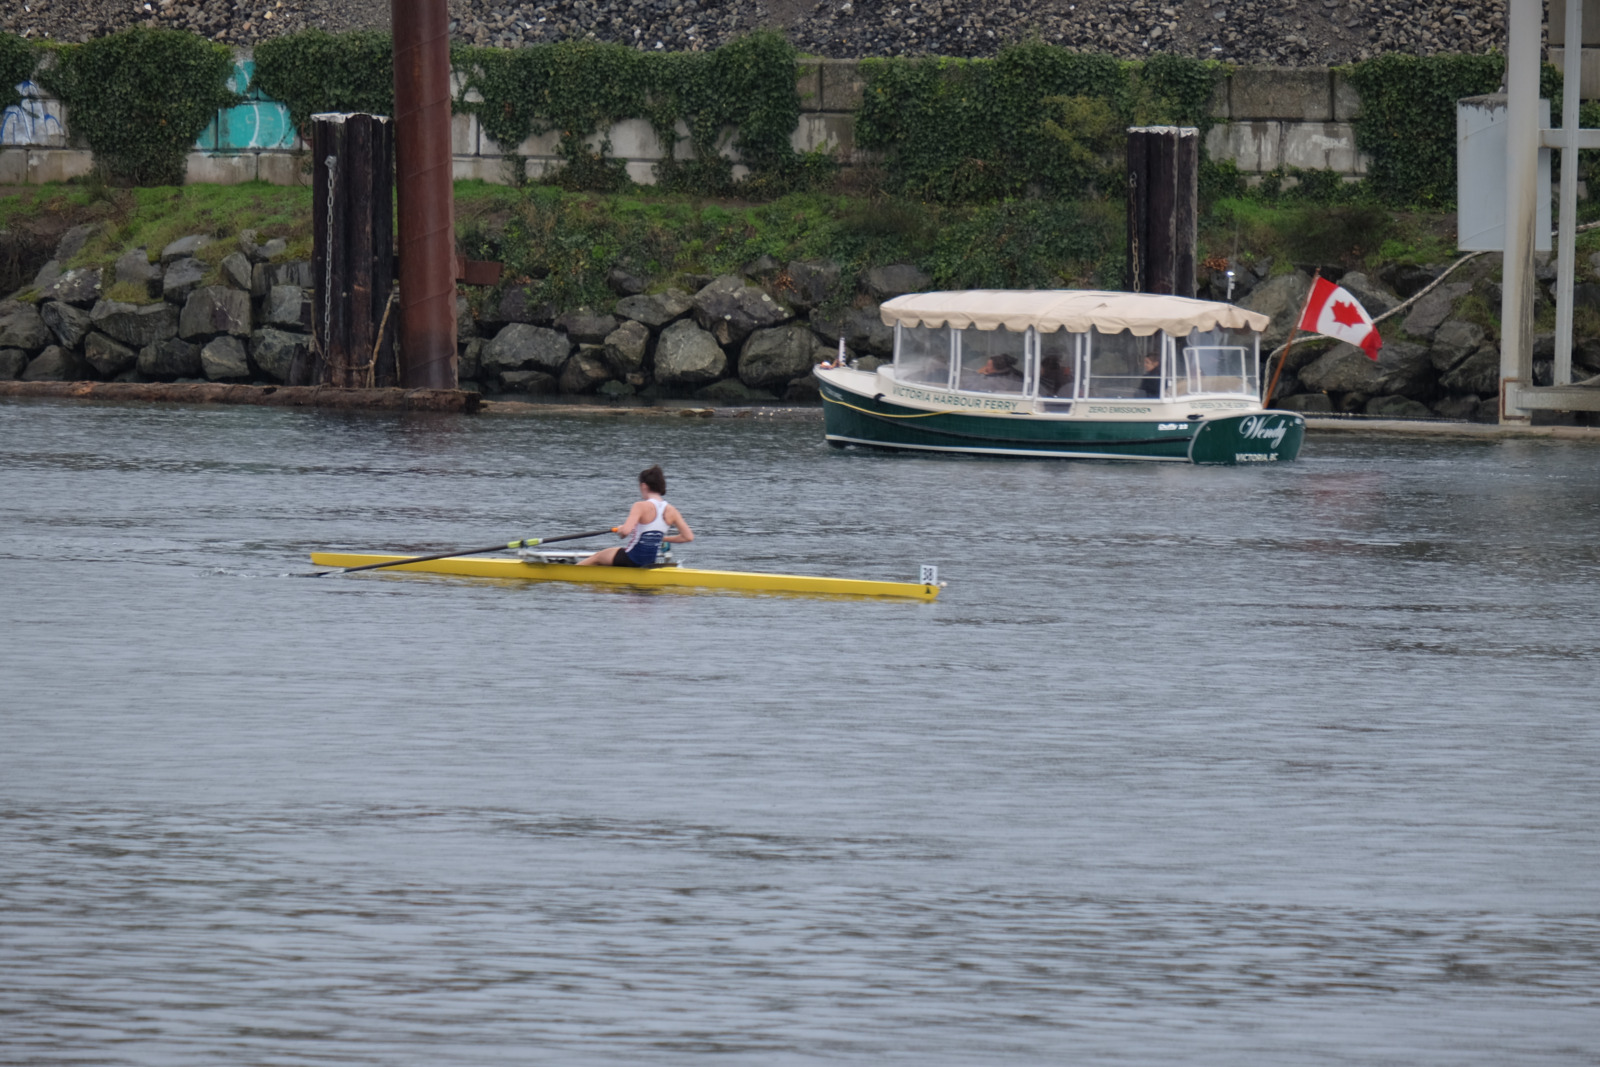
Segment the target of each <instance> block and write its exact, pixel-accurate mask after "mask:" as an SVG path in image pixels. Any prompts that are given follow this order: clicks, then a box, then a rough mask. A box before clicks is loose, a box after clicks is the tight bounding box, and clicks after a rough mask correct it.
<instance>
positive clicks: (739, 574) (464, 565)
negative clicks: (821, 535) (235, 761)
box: [311, 552, 940, 600]
mask: <svg viewBox="0 0 1600 1067" xmlns="http://www.w3.org/2000/svg"><path fill="white" fill-rule="evenodd" d="M405 558H406V557H405V556H399V555H379V554H372V553H360V552H313V553H312V554H311V562H312V563H314V564H316V565H317V566H319V567H361V566H366V565H367V564H371V563H387V562H389V561H390V560H398V559H405ZM384 570H387V571H410V572H413V573H422V574H452V575H458V576H463V577H471V578H510V579H516V580H519V581H529V582H573V583H577V584H580V585H605V586H627V587H632V588H643V589H724V590H734V591H738V592H745V593H795V594H802V595H813V596H815V595H822V596H863V597H897V598H905V599H911V600H933V599H934V598H935V597H937V596H938V595H939V589H940V587H939V586H937V585H922V584H919V583H916V582H874V581H862V580H858V579H854V578H823V577H816V576H812V575H804V574H756V573H749V572H743V571H709V570H700V569H698V568H695V567H651V568H647V569H639V568H634V567H579V566H575V565H573V564H570V563H541V562H539V561H537V560H524V559H515V558H511V557H494V556H458V557H455V558H453V559H436V560H429V561H427V562H424V563H406V564H401V565H399V566H395V567H385V568H384Z"/></svg>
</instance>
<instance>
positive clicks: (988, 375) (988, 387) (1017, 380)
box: [961, 352, 1022, 393]
mask: <svg viewBox="0 0 1600 1067" xmlns="http://www.w3.org/2000/svg"><path fill="white" fill-rule="evenodd" d="M961 388H963V389H971V390H975V391H977V392H981V393H1020V392H1021V391H1022V368H1021V367H1019V366H1017V357H1016V356H1013V355H1009V354H1007V353H1004V352H1002V353H1000V354H999V355H994V356H990V357H989V358H988V360H986V361H985V362H984V364H983V366H981V367H979V368H978V369H977V370H976V371H974V372H972V373H963V374H962V375H961Z"/></svg>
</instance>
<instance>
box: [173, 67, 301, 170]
mask: <svg viewBox="0 0 1600 1067" xmlns="http://www.w3.org/2000/svg"><path fill="white" fill-rule="evenodd" d="M255 74H256V64H255V60H253V59H239V60H235V61H234V65H233V74H231V75H230V76H229V77H228V88H229V89H232V90H233V91H234V92H236V93H242V94H243V95H244V98H245V99H244V102H243V103H241V104H240V105H239V106H237V107H230V108H224V109H223V110H221V111H219V112H217V117H216V118H215V119H213V120H212V122H211V124H210V125H209V126H207V127H206V128H205V130H204V131H202V132H201V134H200V139H199V140H198V141H196V142H195V148H197V149H199V150H200V151H202V152H253V151H259V150H263V149H274V148H280V149H281V148H293V147H295V132H294V125H293V124H292V123H291V122H290V121H289V109H288V108H287V107H285V106H283V105H282V104H280V103H278V102H277V101H276V100H270V99H268V98H267V97H265V96H263V95H262V94H261V90H260V89H257V88H256V87H255V86H254V85H253V84H251V83H252V82H253V81H254V80H255Z"/></svg>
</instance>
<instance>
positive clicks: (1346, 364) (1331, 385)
mask: <svg viewBox="0 0 1600 1067" xmlns="http://www.w3.org/2000/svg"><path fill="white" fill-rule="evenodd" d="M1300 382H1301V384H1302V385H1304V386H1305V387H1306V388H1308V389H1314V390H1316V391H1318V392H1323V393H1356V394H1359V395H1361V396H1368V397H1372V396H1383V395H1385V394H1389V393H1396V394H1399V395H1402V396H1418V395H1421V394H1425V393H1427V392H1428V391H1429V390H1430V389H1431V387H1432V384H1433V363H1432V361H1431V360H1430V359H1429V358H1428V350H1427V349H1426V348H1424V347H1422V346H1421V345H1417V344H1410V343H1408V342H1405V341H1391V342H1389V343H1388V344H1386V345H1384V346H1383V349H1382V350H1381V351H1380V352H1379V353H1378V359H1377V360H1376V361H1373V360H1371V359H1369V358H1368V357H1367V354H1366V353H1365V352H1363V351H1362V350H1361V349H1359V348H1357V347H1355V346H1354V345H1339V346H1338V347H1336V348H1334V349H1333V350H1332V351H1331V352H1329V353H1328V354H1327V355H1325V356H1322V357H1321V358H1319V359H1318V360H1317V361H1316V362H1314V363H1312V364H1311V365H1310V366H1309V367H1306V368H1304V369H1302V370H1301V371H1300Z"/></svg>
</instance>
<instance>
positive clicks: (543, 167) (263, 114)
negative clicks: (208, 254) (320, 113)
mask: <svg viewBox="0 0 1600 1067" xmlns="http://www.w3.org/2000/svg"><path fill="white" fill-rule="evenodd" d="M247 62H248V59H247V57H246V58H244V59H241V60H240V63H239V64H238V66H239V68H240V71H239V76H240V77H241V78H243V79H245V80H244V81H243V82H242V83H244V84H247V83H248V82H247V77H248V76H247V74H245V73H244V67H245V64H246V63H247ZM797 77H798V89H799V92H800V104H801V115H800V120H799V122H798V123H797V124H796V126H795V130H794V134H793V136H792V137H791V142H790V143H792V144H793V145H794V147H795V149H796V150H797V151H801V152H809V151H814V150H817V149H824V150H827V151H830V152H833V153H835V154H836V155H837V157H838V158H839V160H840V162H841V163H843V164H844V165H845V166H847V167H849V166H860V165H862V164H864V163H868V162H870V160H869V159H867V158H866V157H865V155H864V153H862V152H860V151H859V150H858V149H857V146H856V138H855V110H856V108H858V107H859V106H860V104H861V96H862V92H863V89H864V87H865V79H864V78H863V77H862V76H861V69H860V64H859V63H858V62H857V61H856V60H850V59H819V60H807V61H805V62H804V63H803V64H801V66H800V67H799V70H798V74H797ZM459 88H460V87H459V85H458V86H457V89H458V91H459ZM1211 108H1212V115H1213V116H1214V117H1215V118H1216V119H1217V123H1216V125H1215V126H1213V127H1212V129H1211V132H1210V135H1209V136H1208V138H1207V141H1206V147H1207V149H1208V150H1209V152H1210V153H1211V156H1212V158H1213V159H1231V160H1233V161H1234V162H1236V163H1237V164H1238V166H1239V169H1240V170H1242V171H1244V172H1245V173H1246V174H1247V175H1248V174H1261V173H1264V172H1266V171H1270V170H1273V169H1275V168H1277V167H1280V166H1289V167H1303V168H1306V169H1314V170H1332V171H1336V172H1338V173H1339V174H1342V175H1344V176H1346V177H1350V178H1355V177H1359V176H1361V175H1363V174H1365V173H1366V169H1367V161H1366V159H1365V157H1364V156H1363V155H1362V154H1361V153H1359V152H1358V151H1357V150H1356V146H1355V126H1354V122H1355V120H1357V119H1358V118H1359V117H1360V108H1361V100H1360V96H1359V95H1358V94H1357V93H1356V91H1355V89H1354V88H1353V87H1352V86H1351V85H1350V84H1349V83H1348V82H1347V81H1346V80H1345V79H1344V78H1343V77H1342V76H1341V75H1339V74H1337V73H1335V72H1334V71H1332V70H1328V69H1325V68H1314V67H1313V68H1305V67H1262V68H1243V69H1240V70H1237V71H1235V72H1234V73H1233V74H1232V75H1231V76H1230V77H1228V78H1226V79H1225V80H1224V81H1223V82H1222V83H1220V84H1219V85H1218V86H1217V90H1216V92H1215V94H1214V95H1213V97H1212V101H1211ZM274 109H277V111H283V107H282V105H281V104H277V103H276V102H274V101H269V100H263V99H259V98H258V99H253V100H250V101H248V102H247V104H246V105H244V106H243V107H241V108H236V109H231V110H230V112H227V113H223V114H219V116H218V120H217V121H216V122H215V123H213V124H212V125H211V126H210V127H208V129H207V130H206V132H205V133H203V134H202V135H201V138H200V140H199V142H198V143H197V144H196V146H195V149H196V150H195V151H194V152H191V153H190V155H189V164H188V180H189V181H190V182H211V183H224V184H235V183H239V182H248V181H265V182H271V183H273V184H278V185H287V184H298V183H303V182H305V181H307V180H309V179H308V178H307V168H306V166H305V159H304V157H305V147H304V145H303V144H301V142H300V140H299V138H298V137H295V136H293V134H292V133H286V132H285V130H286V129H287V114H286V112H285V113H283V114H278V113H277V111H274ZM13 112H15V113H16V114H13ZM0 120H3V123H4V125H3V126H0V133H3V136H0V185H7V184H11V185H20V184H35V183H43V182H49V181H63V180H66V179H67V178H72V177H78V176H80V175H82V174H85V173H87V172H88V170H89V168H90V166H91V165H92V159H91V158H90V155H89V153H88V152H87V151H86V150H84V149H83V148H82V147H81V146H77V147H73V146H72V139H71V131H70V122H69V116H67V115H66V114H65V113H64V112H63V111H62V109H61V105H60V104H59V103H58V102H57V101H54V100H50V99H48V98H45V97H42V96H33V97H29V98H28V99H26V100H24V102H23V105H22V106H21V107H20V108H10V109H7V111H6V113H5V115H4V116H0ZM677 132H678V141H677V143H676V145H675V146H674V149H673V151H674V154H675V155H676V157H677V158H679V159H689V158H692V157H693V155H694V150H693V149H692V148H691V147H690V145H689V142H688V132H689V131H688V128H687V127H685V126H684V125H682V124H681V123H680V124H679V127H678V131H677ZM737 133H738V131H737V130H735V129H733V128H729V129H726V130H724V131H723V135H722V144H723V148H722V149H721V151H722V154H723V155H724V156H726V157H727V158H729V159H732V160H735V161H736V165H735V174H736V175H738V174H741V173H742V172H743V171H744V168H743V166H742V165H739V164H737V158H738V157H737V153H736V151H735V150H734V148H733V142H734V140H735V138H736V136H737ZM602 140H603V138H602V137H601V136H600V135H598V134H597V135H595V136H594V137H592V138H590V143H591V145H593V146H594V147H596V148H598V147H599V146H600V144H601V142H602ZM609 140H610V153H611V155H612V156H614V157H615V158H617V159H620V160H622V162H623V165H624V166H625V167H626V168H627V171H628V175H629V177H631V178H632V179H633V180H634V181H636V182H639V183H641V184H646V185H649V184H653V183H654V182H655V180H656V175H655V166H656V164H657V163H659V162H660V161H661V159H662V158H663V157H664V155H665V153H666V151H667V149H666V146H665V145H663V144H662V142H661V138H660V137H659V136H657V134H656V132H655V130H654V129H653V128H651V126H650V124H649V123H647V122H645V121H644V120H642V119H629V120H627V121H625V122H620V123H618V124H617V125H616V126H613V127H612V128H611V130H610V131H609ZM451 141H452V145H453V150H454V156H455V164H454V173H455V176H456V178H457V179H460V180H466V179H478V180H481V181H486V182H495V183H507V182H509V181H510V179H511V177H512V174H511V172H510V170H509V169H508V164H507V161H506V159H505V151H504V148H503V146H501V145H499V144H497V143H495V141H494V140H493V139H492V138H490V137H489V136H488V135H487V134H485V133H484V132H483V130H482V128H481V127H480V125H479V123H478V120H477V117H476V116H474V115H456V116H455V117H454V119H453V121H452V124H451ZM556 147H557V136H556V135H555V134H554V133H546V134H541V135H538V136H534V137H530V138H528V139H527V140H526V141H524V142H523V143H522V144H520V145H518V146H516V155H518V156H521V157H522V163H521V166H522V167H523V172H524V174H526V176H527V177H529V178H535V179H537V178H539V177H541V176H543V175H544V174H546V173H548V172H549V171H550V170H552V169H554V168H556V167H558V166H559V165H560V162H561V160H560V157H559V155H558V154H557V152H556Z"/></svg>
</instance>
